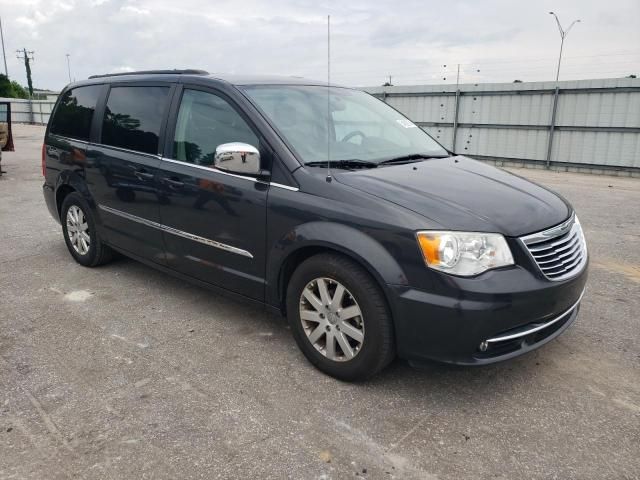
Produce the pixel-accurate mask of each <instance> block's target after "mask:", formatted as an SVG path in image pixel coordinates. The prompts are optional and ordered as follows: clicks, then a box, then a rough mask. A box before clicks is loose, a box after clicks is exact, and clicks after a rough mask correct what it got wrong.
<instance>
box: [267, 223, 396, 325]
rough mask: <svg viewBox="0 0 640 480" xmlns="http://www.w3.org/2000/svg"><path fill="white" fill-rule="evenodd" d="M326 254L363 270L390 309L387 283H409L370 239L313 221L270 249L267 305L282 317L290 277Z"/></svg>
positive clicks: (289, 234)
mask: <svg viewBox="0 0 640 480" xmlns="http://www.w3.org/2000/svg"><path fill="white" fill-rule="evenodd" d="M292 239H293V240H292ZM326 252H329V253H336V254H339V255H343V256H345V257H347V258H349V259H350V260H352V261H353V262H355V263H356V264H358V265H359V266H361V267H362V268H364V269H365V271H367V272H368V273H369V274H370V275H371V276H372V277H373V279H374V280H375V281H376V283H377V284H378V286H379V287H380V289H381V290H382V292H383V294H384V296H385V298H386V300H387V304H388V306H389V308H390V309H391V307H392V303H391V299H390V298H389V292H388V291H387V288H386V284H396V285H406V284H408V281H407V277H406V275H405V274H404V272H403V270H402V268H401V267H400V265H399V264H398V262H397V261H396V260H395V259H394V258H393V257H392V256H391V254H390V253H389V252H388V251H387V249H385V248H384V246H383V245H382V244H381V243H379V242H378V241H377V240H375V239H374V238H372V237H371V236H369V235H367V234H366V233H364V232H362V231H361V230H358V229H356V228H353V227H349V226H346V225H342V224H337V223H332V222H312V223H309V224H304V225H301V226H298V227H296V228H295V229H294V230H292V231H291V232H289V233H288V234H286V235H284V236H283V237H282V239H281V240H280V241H279V242H277V243H276V245H275V246H274V248H273V249H272V250H271V253H270V254H269V257H268V258H269V265H270V266H269V268H268V269H267V271H268V273H267V292H266V300H267V303H271V304H273V305H276V306H277V307H278V308H279V309H280V311H281V312H282V313H283V314H285V313H286V311H285V310H286V309H285V308H284V306H285V299H286V292H287V285H288V283H289V279H290V278H291V275H292V274H293V272H294V271H295V269H296V268H297V267H298V265H300V264H301V263H302V262H304V261H305V260H306V259H308V258H310V257H312V256H314V255H317V254H319V253H326Z"/></svg>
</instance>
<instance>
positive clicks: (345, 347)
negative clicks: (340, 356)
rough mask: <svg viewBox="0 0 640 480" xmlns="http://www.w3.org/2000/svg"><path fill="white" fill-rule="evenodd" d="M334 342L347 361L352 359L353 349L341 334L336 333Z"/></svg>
mask: <svg viewBox="0 0 640 480" xmlns="http://www.w3.org/2000/svg"><path fill="white" fill-rule="evenodd" d="M336 340H338V345H340V349H341V350H342V353H344V356H345V357H347V359H349V358H353V349H352V348H351V345H349V342H348V341H347V339H346V337H345V336H344V335H343V333H342V332H338V333H337V334H336Z"/></svg>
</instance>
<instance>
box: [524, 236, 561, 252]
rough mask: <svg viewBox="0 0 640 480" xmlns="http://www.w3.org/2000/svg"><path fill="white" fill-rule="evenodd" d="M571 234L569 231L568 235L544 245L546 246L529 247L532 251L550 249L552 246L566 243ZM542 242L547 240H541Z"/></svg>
mask: <svg viewBox="0 0 640 480" xmlns="http://www.w3.org/2000/svg"><path fill="white" fill-rule="evenodd" d="M570 235H571V233H567V234H566V235H563V236H562V237H560V240H557V241H555V242H551V243H549V244H548V245H544V246H542V247H538V248H536V247H529V249H530V250H531V251H532V252H539V251H542V250H548V249H550V248H554V247H558V246H560V245H562V244H563V243H565V241H566V240H567V237H569V236H570ZM540 243H547V242H540ZM534 245H535V244H534Z"/></svg>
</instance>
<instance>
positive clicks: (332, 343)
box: [326, 332, 336, 360]
mask: <svg viewBox="0 0 640 480" xmlns="http://www.w3.org/2000/svg"><path fill="white" fill-rule="evenodd" d="M326 352H327V357H329V358H330V359H331V360H335V359H336V337H334V335H333V333H331V332H327V346H326Z"/></svg>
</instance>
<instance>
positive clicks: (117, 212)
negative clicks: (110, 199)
mask: <svg viewBox="0 0 640 480" xmlns="http://www.w3.org/2000/svg"><path fill="white" fill-rule="evenodd" d="M98 208H100V209H101V210H104V211H105V212H109V213H111V214H113V215H118V216H119V217H122V218H126V219H127V220H131V221H132V222H137V223H141V224H142V225H146V226H148V227H152V228H156V229H158V230H162V231H163V232H167V233H170V234H172V235H176V236H178V237H183V238H187V239H189V240H192V241H194V242H198V243H202V244H204V245H209V246H210V247H214V248H218V249H220V250H225V251H227V252H231V253H235V254H236V255H241V256H243V257H247V258H253V255H252V254H251V252H248V251H247V250H243V249H241V248H238V247H234V246H232V245H227V244H226V243H221V242H218V241H216V240H211V239H210V238H205V237H201V236H199V235H195V234H193V233H189V232H184V231H182V230H178V229H177V228H173V227H169V226H168V225H163V224H161V223H157V222H154V221H152V220H148V219H146V218H142V217H138V216H137V215H132V214H130V213H127V212H123V211H121V210H116V209H115V208H111V207H107V206H106V205H98Z"/></svg>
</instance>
